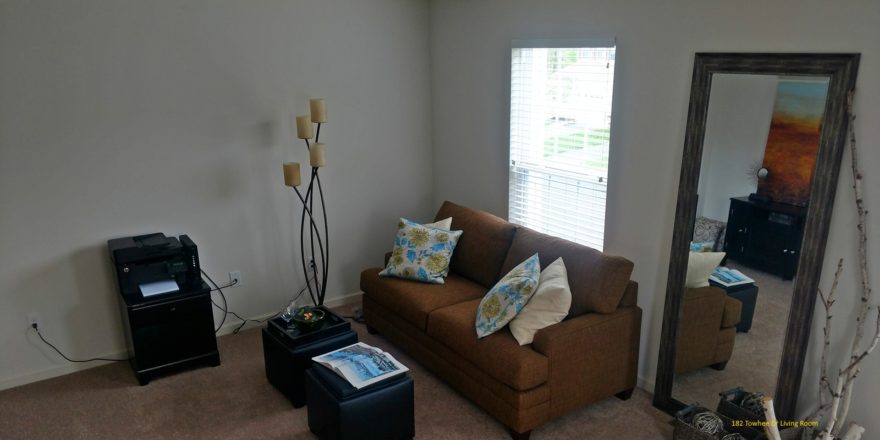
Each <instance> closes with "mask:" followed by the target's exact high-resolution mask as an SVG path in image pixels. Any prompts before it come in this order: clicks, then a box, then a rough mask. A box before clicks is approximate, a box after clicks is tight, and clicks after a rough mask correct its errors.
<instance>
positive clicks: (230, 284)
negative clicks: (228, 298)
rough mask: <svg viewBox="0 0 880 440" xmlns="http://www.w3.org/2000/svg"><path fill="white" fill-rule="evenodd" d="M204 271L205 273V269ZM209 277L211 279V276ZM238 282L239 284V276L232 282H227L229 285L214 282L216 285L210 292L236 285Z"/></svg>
mask: <svg viewBox="0 0 880 440" xmlns="http://www.w3.org/2000/svg"><path fill="white" fill-rule="evenodd" d="M199 270H201V269H199ZM202 273H203V274H204V273H205V271H202ZM205 276H208V275H207V274H205ZM209 279H210V278H209ZM211 283H214V281H211ZM236 284H238V278H236V279H234V280H232V282H230V283H229V284H227V285H225V286H217V284H216V283H214V286H215V287H214V288H213V289H211V290H209V292H216V291H218V290H220V289H225V288H227V287H232V286H234V285H236Z"/></svg>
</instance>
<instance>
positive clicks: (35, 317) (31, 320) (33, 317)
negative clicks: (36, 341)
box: [27, 312, 42, 327]
mask: <svg viewBox="0 0 880 440" xmlns="http://www.w3.org/2000/svg"><path fill="white" fill-rule="evenodd" d="M27 324H28V327H33V325H34V324H36V325H37V327H40V326H42V320H41V319H40V314H39V313H37V312H30V313H28V314H27Z"/></svg>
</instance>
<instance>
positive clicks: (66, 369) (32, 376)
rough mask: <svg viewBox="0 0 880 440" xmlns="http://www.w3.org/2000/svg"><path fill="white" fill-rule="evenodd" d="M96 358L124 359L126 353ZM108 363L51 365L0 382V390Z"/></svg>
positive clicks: (102, 355)
mask: <svg viewBox="0 0 880 440" xmlns="http://www.w3.org/2000/svg"><path fill="white" fill-rule="evenodd" d="M96 357H103V358H110V359H125V358H127V357H128V351H111V352H108V353H103V354H99V355H97V356H96ZM112 363H113V362H110V361H92V362H88V363H82V364H81V363H69V362H65V363H63V364H58V365H53V366H51V367H48V368H44V369H42V370H39V371H35V372H32V373H25V374H22V375H20V376H15V377H12V378H9V379H3V380H0V390H6V389H9V388H15V387H18V386H21V385H27V384H29V383H32V382H39V381H41V380H46V379H51V378H53V377H58V376H64V375H66V374H70V373H76V372H77V371H82V370H88V369H89V368H95V367H100V366H101V365H107V364H112Z"/></svg>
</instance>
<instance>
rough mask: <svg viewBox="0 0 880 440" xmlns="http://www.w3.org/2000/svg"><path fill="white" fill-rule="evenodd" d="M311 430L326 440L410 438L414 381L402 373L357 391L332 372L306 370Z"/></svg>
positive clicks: (321, 368) (413, 416)
mask: <svg viewBox="0 0 880 440" xmlns="http://www.w3.org/2000/svg"><path fill="white" fill-rule="evenodd" d="M306 395H307V396H308V404H309V429H310V430H311V431H312V432H313V433H314V434H315V435H317V436H318V438H320V439H323V440H337V439H376V440H379V439H382V440H385V439H387V440H400V439H411V438H413V436H415V414H414V409H413V380H412V379H411V378H410V377H409V375H407V374H401V375H398V376H395V377H392V378H390V379H386V380H383V381H382V382H378V383H374V384H372V385H369V386H366V387H364V388H361V389H357V388H355V387H353V386H351V384H349V383H348V381H346V380H345V379H343V378H341V377H339V376H338V375H337V374H336V373H334V372H332V371H330V370H329V369H327V368H325V367H323V366H320V365H316V366H315V367H313V368H311V369H309V370H307V371H306Z"/></svg>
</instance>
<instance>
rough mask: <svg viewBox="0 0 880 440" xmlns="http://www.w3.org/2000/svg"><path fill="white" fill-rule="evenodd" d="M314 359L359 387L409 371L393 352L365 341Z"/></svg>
mask: <svg viewBox="0 0 880 440" xmlns="http://www.w3.org/2000/svg"><path fill="white" fill-rule="evenodd" d="M312 360H313V361H315V362H316V363H317V364H319V365H322V366H324V367H327V368H329V369H330V370H332V371H333V372H335V373H336V374H338V375H340V376H341V377H342V378H343V379H345V380H347V381H348V382H349V383H351V385H352V386H353V387H355V388H357V389H361V388H363V387H365V386H367V385H371V384H374V383H376V382H379V381H382V380H385V379H388V378H389V377H393V376H397V375H398V374H402V373H405V372H407V371H409V368H407V367H406V366H405V365H403V364H401V363H400V362H398V360H397V359H394V356H391V354H389V353H387V352H384V351H382V350H380V349H378V348H376V347H373V346H371V345H367V344H364V343H363V342H358V343H356V344H352V345H349V346H348V347H343V348H340V349H338V350H334V351H331V352H329V353H326V354H322V355H320V356H315V357H313V358H312Z"/></svg>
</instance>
